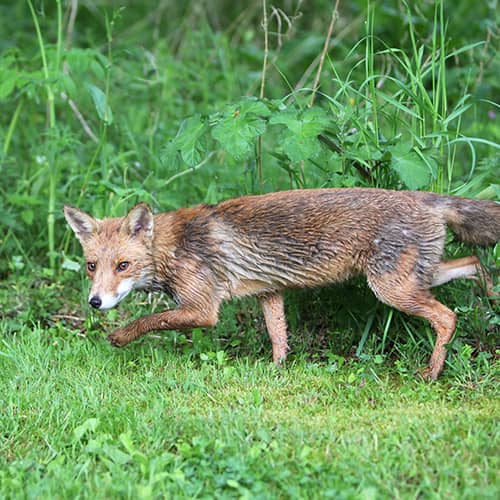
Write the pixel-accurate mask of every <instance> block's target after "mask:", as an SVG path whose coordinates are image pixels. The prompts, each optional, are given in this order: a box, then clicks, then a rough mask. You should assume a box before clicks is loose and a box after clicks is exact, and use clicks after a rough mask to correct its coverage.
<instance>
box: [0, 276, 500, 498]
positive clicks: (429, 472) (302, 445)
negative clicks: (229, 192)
mask: <svg viewBox="0 0 500 500" xmlns="http://www.w3.org/2000/svg"><path fill="white" fill-rule="evenodd" d="M72 276H73V273H70V272H68V273H67V279H68V280H66V281H65V282H63V283H53V282H51V281H49V280H47V279H46V278H45V279H43V278H38V280H37V281H32V282H31V285H29V282H28V281H27V280H26V278H23V279H21V280H20V282H19V283H17V284H14V283H13V284H11V285H10V286H8V287H7V286H5V287H3V288H2V289H0V294H1V299H2V303H3V304H4V312H5V320H4V321H3V322H2V324H1V326H0V335H1V339H2V340H1V343H0V358H1V363H2V370H1V371H0V402H1V404H2V408H3V411H2V413H1V415H0V426H1V428H2V433H1V434H0V491H1V493H2V496H4V497H7V498H9V497H14V498H33V497H36V498H73V497H75V496H77V497H82V498H89V497H92V498H110V497H112V498H157V497H158V496H164V497H176V498H177V497H179V498H192V497H202V498H213V497H218V498H219V497H222V498H236V497H238V498H303V497H304V496H308V497H309V498H319V497H321V498H323V497H333V498H415V497H424V498H443V497H447V496H451V497H459V498H479V497H481V498H496V497H497V496H498V493H499V491H500V482H499V481H498V477H497V472H498V466H499V463H498V443H499V437H500V436H499V433H500V428H499V426H498V419H499V416H500V415H499V408H500V406H499V404H498V403H499V399H500V398H499V396H500V394H499V391H498V381H499V375H500V370H499V364H498V361H496V360H495V359H494V358H492V357H491V356H489V355H487V353H483V355H479V356H471V351H470V350H468V349H467V347H468V345H467V344H464V346H463V347H465V348H466V349H465V350H464V348H462V349H460V350H459V351H457V350H456V349H453V350H452V351H451V352H450V359H449V362H448V364H447V367H446V370H445V372H444V374H443V376H442V377H441V378H440V379H439V381H438V382H435V383H432V384H429V383H425V382H422V381H421V380H420V379H419V378H418V377H415V376H414V372H415V370H416V369H417V368H418V367H419V366H421V365H423V364H424V363H425V361H426V358H427V357H428V355H429V353H430V350H431V348H432V343H431V342H429V343H426V342H425V339H421V340H420V341H416V342H415V343H412V342H411V341H409V340H408V339H406V341H407V342H409V343H408V345H407V346H406V347H405V346H404V342H403V340H402V339H401V338H399V340H398V341H397V342H396V345H397V346H398V349H401V351H402V354H401V353H398V352H397V351H396V352H393V354H392V355H391V356H387V354H384V353H383V354H376V353H377V352H379V351H378V350H377V349H379V348H380V346H377V344H378V341H377V337H376V332H377V330H379V332H380V334H382V332H383V330H384V329H385V326H386V324H385V323H384V321H382V322H380V325H379V327H376V324H377V321H375V322H373V325H372V329H371V333H370V335H369V337H368V340H367V342H366V344H365V346H364V348H363V353H362V354H361V356H358V357H356V356H352V355H350V354H342V353H351V352H353V347H355V346H356V343H357V341H358V339H359V335H360V332H357V333H358V334H357V336H356V335H355V334H353V331H356V328H353V325H352V324H349V322H348V321H347V320H346V319H345V318H344V319H342V317H341V318H340V324H339V322H338V321H337V324H336V322H335V320H332V324H331V327H330V328H329V329H328V330H327V332H326V333H325V332H324V331H323V333H321V332H322V328H321V327H320V326H319V324H318V323H317V322H315V320H314V319H313V318H311V317H310V316H309V314H314V312H313V311H314V310H317V307H318V304H317V302H318V300H319V299H321V298H322V299H325V300H328V299H329V295H330V294H331V293H333V295H334V297H333V300H335V299H336V298H337V297H335V295H336V291H335V290H333V291H331V292H329V293H321V294H319V293H316V294H315V297H314V298H313V300H312V301H311V303H310V304H309V305H308V304H307V300H305V294H304V295H303V296H301V295H302V294H300V293H299V294H290V295H289V296H288V299H287V303H288V304H289V306H290V307H291V309H292V311H293V309H294V308H295V306H294V301H298V302H301V303H302V304H303V307H302V309H301V313H300V315H301V318H300V319H301V320H302V321H303V322H302V323H300V324H295V320H294V318H293V314H292V315H291V318H290V320H291V325H292V335H291V347H292V353H291V355H290V357H289V360H288V361H287V365H286V366H285V367H283V368H281V369H279V368H276V367H274V365H272V363H271V359H270V358H271V347H270V343H269V340H268V339H267V336H266V334H265V331H264V329H263V325H262V318H261V317H260V315H259V313H258V311H257V310H256V304H255V303H253V302H252V301H242V302H237V303H233V304H228V305H227V306H226V307H225V308H224V310H223V314H222V316H223V317H222V320H221V324H220V325H219V326H218V327H217V328H215V329H211V330H208V331H206V332H202V331H201V330H195V331H194V332H191V333H184V334H180V333H176V332H170V333H164V334H161V335H150V336H146V337H144V338H143V339H142V340H141V341H139V342H136V343H134V344H131V345H130V346H128V347H127V348H125V349H115V348H112V347H111V346H110V345H109V344H108V343H107V342H106V341H105V338H104V333H105V332H107V331H110V330H112V329H113V328H114V327H115V326H116V325H118V324H120V323H122V322H123V321H125V320H126V316H128V315H132V316H135V315H137V314H142V313H144V312H145V309H148V310H151V309H155V308H159V307H161V306H162V304H161V301H160V302H158V297H154V300H153V303H152V304H151V303H150V301H149V300H145V299H147V296H145V295H144V294H142V295H141V294H136V295H135V296H134V297H132V298H130V299H128V301H126V302H127V303H126V304H122V305H121V306H120V308H119V310H112V311H110V312H108V313H107V314H95V313H93V314H90V315H88V314H87V311H86V310H82V309H81V307H82V304H81V302H82V300H83V298H82V297H84V296H85V295H86V292H85V290H81V289H80V288H81V284H80V283H78V282H75V281H74V280H73V281H72V282H70V281H69V278H71V277H72ZM31 279H32V278H31ZM351 286H355V284H353V285H351ZM31 287H33V288H36V289H37V290H38V295H37V296H33V298H34V299H35V300H36V301H37V303H36V307H37V308H38V309H37V310H36V309H35V307H33V306H34V305H33V306H30V305H29V304H28V303H27V302H25V301H24V300H23V294H24V293H25V290H27V289H29V288H31ZM347 289H348V290H349V288H347ZM339 292H340V294H342V293H345V292H342V290H340V291H339ZM63 293H64V294H66V296H62V294H63ZM80 293H81V294H82V295H81V296H80V295H79V294H80ZM356 293H357V294H360V293H361V294H363V293H364V292H363V291H358V292H356V291H355V289H353V288H351V289H350V291H349V295H350V297H351V298H352V297H356ZM461 294H462V295H463V291H462V292H461ZM68 297H71V298H68ZM148 303H149V304H148ZM363 303H365V304H366V303H367V302H366V301H364V302H363ZM368 303H369V301H368ZM309 307H311V308H312V310H311V311H310V312H308V311H309ZM299 310H300V309H299ZM351 310H352V311H353V312H356V311H357V312H358V313H359V318H357V321H360V322H364V321H368V320H369V317H370V315H369V313H366V312H365V314H363V313H362V311H360V310H357V306H356V302H354V303H353V304H352V308H351ZM475 310H476V311H477V307H476V308H475ZM467 316H468V315H467V314H465V317H466V318H467ZM391 317H392V315H391ZM237 318H239V319H237ZM323 321H326V319H325V318H323ZM468 323H469V326H470V325H471V324H472V320H471V318H470V317H469V318H468ZM398 324H399V322H398V321H397V320H393V321H392V322H391V330H390V331H389V334H388V339H390V340H391V342H393V341H394V332H392V330H393V329H395V330H396V331H397V330H399V329H400V328H401V327H400V326H399V327H398ZM355 325H356V324H355ZM355 325H354V326H355ZM414 326H415V328H413V327H414ZM323 328H324V327H323ZM343 328H345V331H343ZM407 328H409V329H410V333H411V334H412V335H415V336H416V338H417V339H418V338H419V337H418V331H419V330H420V331H421V330H422V329H423V327H422V323H421V322H417V324H416V325H412V324H411V323H409V324H408V325H407ZM318 336H319V338H318ZM412 346H413V347H412ZM385 352H387V351H385Z"/></svg>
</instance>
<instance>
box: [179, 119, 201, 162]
mask: <svg viewBox="0 0 500 500" xmlns="http://www.w3.org/2000/svg"><path fill="white" fill-rule="evenodd" d="M206 130H207V125H206V123H205V122H204V121H202V119H201V116H200V115H194V116H191V117H190V118H187V119H186V120H184V121H183V122H182V123H181V126H180V128H179V132H178V133H177V137H176V139H175V142H176V145H177V147H178V149H179V151H180V152H181V157H182V159H183V160H184V161H185V162H186V163H187V164H188V165H189V166H190V167H194V166H195V165H197V164H198V163H200V162H201V161H202V159H203V158H204V156H205V155H206V152H207V138H206V135H205V132H206Z"/></svg>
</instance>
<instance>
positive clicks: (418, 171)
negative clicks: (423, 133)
mask: <svg viewBox="0 0 500 500" xmlns="http://www.w3.org/2000/svg"><path fill="white" fill-rule="evenodd" d="M389 150H390V151H391V153H392V158H391V167H392V169H393V170H394V171H395V172H397V174H398V175H399V177H400V178H401V180H402V181H403V182H404V183H405V184H406V186H407V187H408V188H409V189H420V188H422V187H424V186H427V185H428V184H429V183H430V181H431V178H432V171H431V168H430V166H431V164H427V163H426V162H425V161H424V160H423V159H422V158H421V157H420V156H419V155H418V154H417V153H416V152H415V151H414V150H409V148H408V145H407V144H405V143H402V144H398V145H397V146H393V147H391V148H389ZM432 161H434V160H432ZM434 164H435V162H434Z"/></svg>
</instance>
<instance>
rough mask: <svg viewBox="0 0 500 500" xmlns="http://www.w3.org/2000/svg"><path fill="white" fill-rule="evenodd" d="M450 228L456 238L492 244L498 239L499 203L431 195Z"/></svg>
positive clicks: (479, 243) (468, 241)
mask: <svg viewBox="0 0 500 500" xmlns="http://www.w3.org/2000/svg"><path fill="white" fill-rule="evenodd" d="M432 198H433V199H432V200H429V201H431V203H432V204H433V205H434V206H436V207H437V208H438V209H439V211H440V212H441V214H442V215H443V216H444V219H445V221H446V223H447V224H448V226H449V227H450V229H451V230H452V231H453V232H454V233H455V234H456V235H457V237H458V239H459V240H461V241H464V242H466V243H472V244H476V245H483V246H487V245H494V244H495V243H497V242H498V241H500V203H497V202H496V201H490V200H472V199H469V198H461V197H458V196H440V195H435V196H433V197H432Z"/></svg>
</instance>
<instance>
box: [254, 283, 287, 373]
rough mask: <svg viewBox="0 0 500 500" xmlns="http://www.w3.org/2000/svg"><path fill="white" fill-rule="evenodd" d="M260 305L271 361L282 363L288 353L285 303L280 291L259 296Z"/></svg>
mask: <svg viewBox="0 0 500 500" xmlns="http://www.w3.org/2000/svg"><path fill="white" fill-rule="evenodd" d="M260 305H261V307H262V311H263V313H264V319H265V321H266V327H267V332H268V333H269V337H270V338H271V343H272V346H273V361H274V363H275V364H277V365H280V364H282V363H283V362H284V361H285V359H286V355H287V353H288V339H287V326H286V319H285V305H284V303H283V296H282V295H281V294H280V293H272V294H266V295H263V296H261V297H260Z"/></svg>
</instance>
